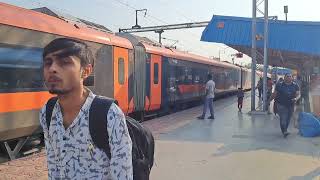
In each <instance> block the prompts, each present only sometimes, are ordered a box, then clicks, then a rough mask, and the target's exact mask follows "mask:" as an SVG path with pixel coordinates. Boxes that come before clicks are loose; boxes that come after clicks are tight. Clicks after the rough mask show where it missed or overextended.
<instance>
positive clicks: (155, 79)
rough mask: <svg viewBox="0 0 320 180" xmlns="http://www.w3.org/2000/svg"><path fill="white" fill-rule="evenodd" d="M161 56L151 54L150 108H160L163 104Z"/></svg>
mask: <svg viewBox="0 0 320 180" xmlns="http://www.w3.org/2000/svg"><path fill="white" fill-rule="evenodd" d="M161 67H162V66H161V56H160V55H154V54H152V55H151V61H150V97H149V99H150V102H149V103H150V104H149V108H148V110H149V111H150V110H157V109H160V105H161V82H162V78H161V77H162V76H161V72H162V69H161Z"/></svg>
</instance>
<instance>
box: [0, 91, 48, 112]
mask: <svg viewBox="0 0 320 180" xmlns="http://www.w3.org/2000/svg"><path fill="white" fill-rule="evenodd" d="M52 96H53V95H51V94H50V93H49V92H47V91H42V92H19V93H1V94H0V113H6V112H14V111H25V110H32V109H40V108H41V107H42V106H43V105H44V104H45V103H46V102H47V100H48V99H49V98H50V97H52Z"/></svg>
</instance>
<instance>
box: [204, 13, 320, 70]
mask: <svg viewBox="0 0 320 180" xmlns="http://www.w3.org/2000/svg"><path fill="white" fill-rule="evenodd" d="M251 34H252V18H244V17H232V16H216V15H214V16H213V17H212V19H211V21H210V23H209V24H208V26H207V27H206V28H205V30H204V31H203V32H202V36H201V41H207V42H216V43H223V44H226V45H227V46H230V47H232V48H234V49H236V50H238V51H239V52H242V53H244V54H246V55H248V56H251V41H252V40H251V38H252V37H251ZM263 34H264V20H263V19H258V20H257V35H256V39H257V50H258V52H259V53H258V54H261V55H263V42H264V41H263ZM268 60H269V65H275V66H281V67H288V68H293V69H299V68H300V67H303V66H307V65H308V62H314V61H320V22H306V21H287V22H286V21H280V20H269V44H268ZM257 61H258V63H261V64H263V57H262V56H259V55H258V56H257ZM309 64H310V63H309Z"/></svg>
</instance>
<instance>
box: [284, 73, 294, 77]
mask: <svg viewBox="0 0 320 180" xmlns="http://www.w3.org/2000/svg"><path fill="white" fill-rule="evenodd" d="M289 75H290V76H292V74H291V73H286V74H285V75H284V77H287V76H289Z"/></svg>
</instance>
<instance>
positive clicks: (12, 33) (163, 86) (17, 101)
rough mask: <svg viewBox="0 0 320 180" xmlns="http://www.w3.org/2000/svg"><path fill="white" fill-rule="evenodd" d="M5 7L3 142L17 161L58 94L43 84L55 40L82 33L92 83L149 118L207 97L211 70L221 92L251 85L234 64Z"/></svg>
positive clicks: (0, 80) (0, 60)
mask: <svg viewBox="0 0 320 180" xmlns="http://www.w3.org/2000/svg"><path fill="white" fill-rule="evenodd" d="M0 12H1V13H0V34H1V36H0V142H2V143H3V144H4V146H5V148H6V150H7V152H8V154H9V156H10V158H11V159H14V158H15V156H16V155H17V153H18V151H19V150H20V148H21V147H22V146H23V144H24V143H25V142H26V140H27V139H28V137H30V136H31V135H34V134H39V133H41V129H40V127H39V119H38V112H39V109H40V108H41V107H42V106H43V105H44V104H45V103H46V101H47V100H48V99H49V98H50V97H52V95H51V94H49V93H48V92H47V90H46V88H45V86H44V83H43V77H42V50H43V47H44V46H45V45H46V44H48V43H49V42H50V41H52V40H53V39H56V38H61V37H68V38H75V39H80V40H82V41H84V42H86V43H87V44H88V45H89V46H90V48H91V49H92V51H93V53H94V54H95V59H96V60H95V64H94V72H93V74H92V75H91V76H90V77H89V78H88V79H87V80H86V81H85V85H86V86H88V87H89V88H90V89H92V90H93V91H94V92H95V93H96V94H100V95H104V96H108V97H112V98H115V99H116V100H117V101H118V103H119V106H120V107H121V109H122V110H123V112H124V113H126V114H128V115H133V116H139V117H140V118H143V117H144V115H145V113H147V114H148V113H153V112H157V111H167V110H168V109H169V108H170V107H172V106H181V105H183V104H185V103H190V102H193V101H195V100H199V99H201V98H202V97H203V95H204V84H205V81H206V76H207V74H209V73H211V74H212V75H213V77H214V81H215V82H216V93H217V95H218V96H219V95H223V94H226V93H230V92H234V91H236V90H237V88H238V87H243V88H244V89H249V88H250V84H251V82H250V80H251V74H250V71H249V70H247V69H244V68H241V67H238V66H234V65H232V64H228V63H223V62H218V61H214V60H212V59H208V58H205V57H201V56H198V55H193V54H189V53H185V52H181V51H178V50H176V49H170V48H166V47H161V46H157V45H154V44H152V43H147V42H143V41H140V40H139V39H137V38H136V37H134V36H132V35H128V34H117V35H115V34H111V33H107V32H103V31H99V30H96V29H93V28H91V27H85V26H81V25H78V24H73V23H70V22H67V21H64V20H62V19H59V18H55V17H51V16H48V15H45V14H42V13H39V12H35V11H32V10H27V9H23V8H19V7H15V6H12V5H8V4H5V3H0ZM12 140H15V142H16V146H15V147H14V149H13V150H12V149H11V147H10V146H9V144H8V142H9V141H12Z"/></svg>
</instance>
